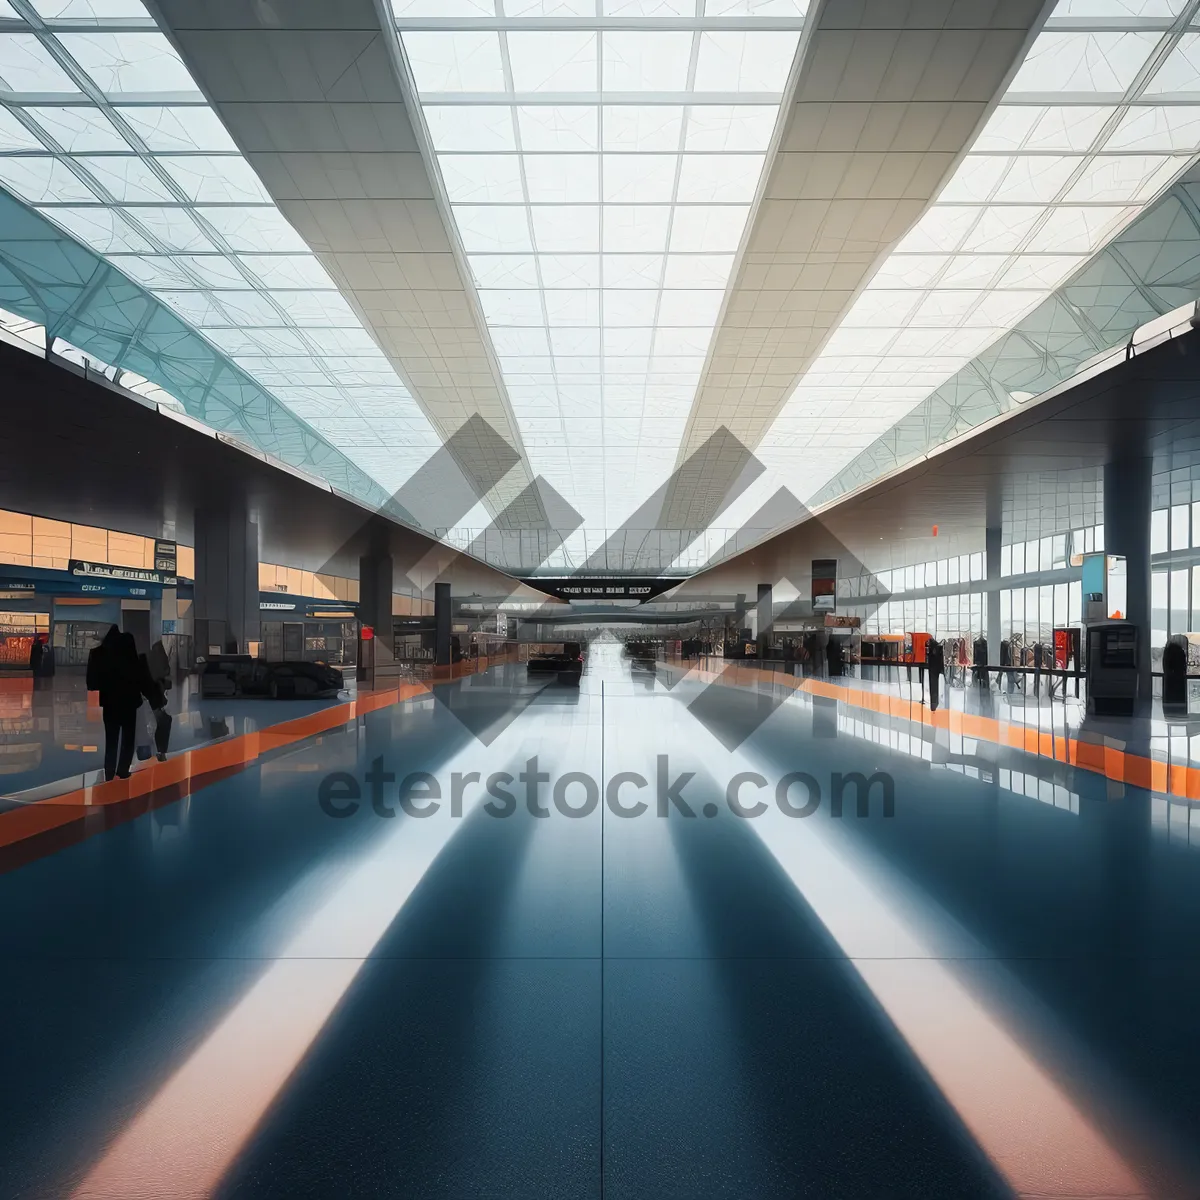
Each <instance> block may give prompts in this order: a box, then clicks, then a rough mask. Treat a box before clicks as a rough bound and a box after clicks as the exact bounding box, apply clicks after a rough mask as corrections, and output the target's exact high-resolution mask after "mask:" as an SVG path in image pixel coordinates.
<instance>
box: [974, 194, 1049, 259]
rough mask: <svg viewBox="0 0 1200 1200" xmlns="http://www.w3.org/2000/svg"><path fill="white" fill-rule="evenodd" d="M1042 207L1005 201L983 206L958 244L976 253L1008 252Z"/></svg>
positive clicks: (1025, 233)
mask: <svg viewBox="0 0 1200 1200" xmlns="http://www.w3.org/2000/svg"><path fill="white" fill-rule="evenodd" d="M1046 211H1047V210H1046V208H1045V207H1044V206H1041V205H1017V204H1005V205H997V206H995V207H992V208H985V209H984V210H983V212H982V213H980V215H979V220H978V221H976V223H975V227H974V228H973V229H972V230H971V231H970V233H968V234H967V236H966V237H965V238H963V241H962V247H961V248H962V249H963V250H966V251H972V252H975V253H978V254H1009V253H1012V252H1013V251H1015V250H1017V249H1018V248H1019V247H1020V246H1021V244H1022V242H1023V241H1024V240H1025V238H1026V237H1028V236H1029V234H1030V232H1031V231H1032V230H1033V228H1034V226H1035V225H1037V223H1038V222H1039V221H1040V220H1042V218H1043V217H1044V216H1045V213H1046ZM1051 211H1053V210H1051Z"/></svg>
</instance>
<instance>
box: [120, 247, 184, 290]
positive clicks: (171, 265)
mask: <svg viewBox="0 0 1200 1200" xmlns="http://www.w3.org/2000/svg"><path fill="white" fill-rule="evenodd" d="M112 264H113V266H114V267H116V268H117V269H118V270H119V271H123V272H124V273H125V274H126V275H128V276H129V278H130V279H132V280H133V281H134V282H135V283H140V284H141V285H142V286H143V287H147V288H152V289H178V288H190V287H194V286H195V284H196V281H195V280H194V279H192V278H191V277H190V276H189V275H188V273H187V272H186V271H185V270H184V269H183V268H182V267H181V266H180V265H179V264H178V263H177V262H175V261H174V259H171V258H168V257H167V256H166V255H153V256H151V255H138V254H116V255H113V257H112Z"/></svg>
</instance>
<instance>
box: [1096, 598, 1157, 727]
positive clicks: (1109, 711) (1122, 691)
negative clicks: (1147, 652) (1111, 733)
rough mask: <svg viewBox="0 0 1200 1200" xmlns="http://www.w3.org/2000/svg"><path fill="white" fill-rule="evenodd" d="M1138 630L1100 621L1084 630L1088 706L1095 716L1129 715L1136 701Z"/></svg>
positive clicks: (1138, 657) (1133, 626) (1140, 649)
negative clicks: (1085, 638) (1085, 634)
mask: <svg viewBox="0 0 1200 1200" xmlns="http://www.w3.org/2000/svg"><path fill="white" fill-rule="evenodd" d="M1140 640H1141V639H1140V638H1139V637H1138V629H1137V626H1136V625H1133V624H1131V623H1130V622H1129V621H1103V622H1096V623H1095V624H1090V625H1089V626H1088V629H1087V692H1088V695H1087V706H1088V712H1089V713H1092V714H1094V715H1095V716H1132V715H1133V712H1134V709H1135V708H1136V706H1137V699H1138V662H1139V660H1140V656H1141V654H1142V653H1143V648H1142V647H1141V645H1140V644H1139V643H1140Z"/></svg>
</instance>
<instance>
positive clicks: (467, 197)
mask: <svg viewBox="0 0 1200 1200" xmlns="http://www.w3.org/2000/svg"><path fill="white" fill-rule="evenodd" d="M438 165H439V166H440V167H441V170H442V180H443V182H444V183H445V185H446V195H447V196H448V197H449V199H450V202H451V204H519V203H521V201H522V200H523V199H524V197H525V191H524V185H523V184H522V181H521V162H520V159H519V158H518V157H517V156H516V155H515V154H443V155H442V156H441V157H440V158H439V159H438Z"/></svg>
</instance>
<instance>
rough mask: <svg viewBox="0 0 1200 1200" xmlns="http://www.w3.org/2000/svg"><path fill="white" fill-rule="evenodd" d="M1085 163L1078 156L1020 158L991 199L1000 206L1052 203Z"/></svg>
mask: <svg viewBox="0 0 1200 1200" xmlns="http://www.w3.org/2000/svg"><path fill="white" fill-rule="evenodd" d="M1082 163H1083V159H1082V158H1081V157H1077V156H1075V155H1067V154H1064V155H1054V154H1021V155H1018V156H1017V157H1016V158H1014V159H1013V160H1012V162H1011V164H1010V165H1009V168H1008V170H1007V171H1006V172H1005V174H1004V178H1003V180H1002V181H1001V182H1000V184H999V186H998V187H997V188H996V190H995V192H994V193H993V195H992V197H991V199H992V201H993V202H994V203H997V204H1049V203H1050V202H1051V201H1052V200H1054V199H1055V197H1056V196H1058V194H1059V193H1060V192H1061V191H1062V189H1063V188H1064V187H1065V186H1066V184H1067V181H1068V180H1069V179H1070V178H1071V176H1072V175H1073V174H1074V173H1075V172H1076V171H1077V170H1078V169H1079V167H1080V165H1081V164H1082Z"/></svg>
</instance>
